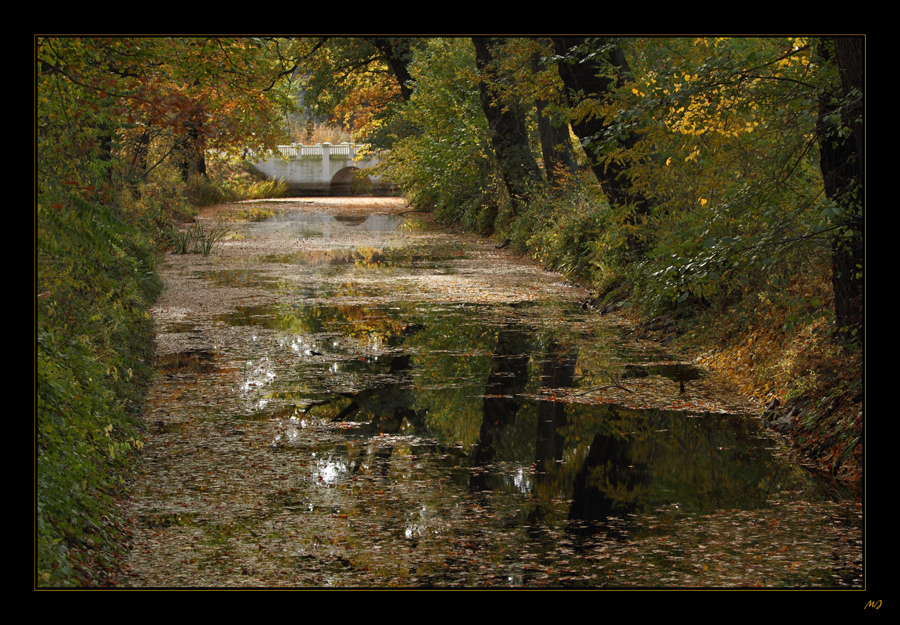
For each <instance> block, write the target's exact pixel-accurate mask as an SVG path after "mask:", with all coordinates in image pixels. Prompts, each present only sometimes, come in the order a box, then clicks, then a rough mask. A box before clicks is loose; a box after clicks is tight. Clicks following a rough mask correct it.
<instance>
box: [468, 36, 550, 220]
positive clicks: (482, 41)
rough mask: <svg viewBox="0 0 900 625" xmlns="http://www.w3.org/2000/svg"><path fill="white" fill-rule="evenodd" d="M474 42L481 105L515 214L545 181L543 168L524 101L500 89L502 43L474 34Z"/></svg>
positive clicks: (502, 79)
mask: <svg viewBox="0 0 900 625" xmlns="http://www.w3.org/2000/svg"><path fill="white" fill-rule="evenodd" d="M472 42H473V43H474V45H475V62H476V65H477V67H478V71H479V75H480V81H479V89H480V94H481V106H482V109H483V110H484V115H485V117H486V118H487V121H488V127H489V128H490V133H491V145H492V146H493V150H494V154H495V156H496V157H497V162H498V164H499V166H500V171H501V172H502V176H503V180H504V182H505V183H506V187H507V189H508V190H509V196H510V200H511V204H512V211H513V215H516V214H518V213H520V212H521V210H522V206H523V205H524V204H527V201H528V197H529V195H530V194H531V192H532V188H533V186H534V185H535V184H537V183H539V182H540V181H541V174H540V170H539V169H538V166H537V162H536V161H535V160H534V156H533V155H532V154H531V146H530V144H529V141H528V131H527V129H526V126H525V113H524V110H523V108H522V106H521V104H520V103H519V102H516V101H510V100H508V99H504V98H503V97H502V91H498V88H497V87H498V86H499V85H502V83H503V82H504V77H503V76H501V75H500V74H498V72H497V67H496V64H495V59H494V56H495V52H496V50H497V49H498V48H499V47H500V46H501V42H500V41H499V40H496V39H491V38H488V37H473V38H472Z"/></svg>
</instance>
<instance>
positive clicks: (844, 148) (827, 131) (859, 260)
mask: <svg viewBox="0 0 900 625" xmlns="http://www.w3.org/2000/svg"><path fill="white" fill-rule="evenodd" d="M817 52H818V54H819V56H820V57H821V58H822V60H823V62H824V63H825V64H826V69H828V66H831V68H834V69H836V70H837V74H838V75H837V77H836V79H833V80H832V81H831V82H830V83H827V84H826V86H825V88H824V89H823V90H822V91H821V93H820V95H819V119H818V123H817V131H818V136H819V164H820V167H821V170H822V180H823V182H824V185H825V194H826V195H827V196H828V198H829V199H830V200H831V201H832V202H833V203H834V206H835V223H834V228H835V230H834V234H833V237H832V242H831V254H832V287H833V289H834V311H835V323H836V327H837V329H838V334H839V335H840V336H842V337H843V338H845V339H849V338H858V339H859V340H862V335H861V331H862V330H863V302H864V291H863V284H864V282H863V232H864V227H865V226H864V223H863V198H864V197H865V189H864V179H863V172H864V165H865V164H864V161H863V159H864V155H865V145H864V137H865V134H864V131H863V122H864V119H863V113H864V109H863V100H862V94H863V89H864V84H863V76H864V60H865V42H864V40H863V39H862V37H836V38H829V39H822V40H820V41H819V42H818V44H817ZM857 334H859V336H858V337H857Z"/></svg>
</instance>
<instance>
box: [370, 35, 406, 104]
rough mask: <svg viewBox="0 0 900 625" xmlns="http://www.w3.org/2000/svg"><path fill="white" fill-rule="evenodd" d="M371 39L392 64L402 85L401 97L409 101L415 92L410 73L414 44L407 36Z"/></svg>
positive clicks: (395, 74)
mask: <svg viewBox="0 0 900 625" xmlns="http://www.w3.org/2000/svg"><path fill="white" fill-rule="evenodd" d="M369 41H370V43H371V44H372V45H373V46H375V47H376V48H378V51H379V52H381V54H382V55H384V58H385V59H386V60H387V62H388V65H390V66H391V70H392V71H393V72H394V76H395V77H396V78H397V82H398V83H399V85H400V97H401V98H403V101H404V102H407V101H409V99H410V97H412V92H413V89H412V83H413V77H412V74H410V73H409V62H410V59H411V58H412V46H411V45H410V41H409V39H408V38H405V37H393V38H387V37H373V38H372V39H370V40H369Z"/></svg>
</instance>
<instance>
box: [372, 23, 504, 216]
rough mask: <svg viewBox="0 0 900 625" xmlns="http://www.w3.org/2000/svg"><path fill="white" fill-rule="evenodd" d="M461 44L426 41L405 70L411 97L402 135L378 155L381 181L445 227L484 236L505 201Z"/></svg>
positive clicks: (471, 64) (465, 43) (470, 62)
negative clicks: (382, 159)
mask: <svg viewBox="0 0 900 625" xmlns="http://www.w3.org/2000/svg"><path fill="white" fill-rule="evenodd" d="M474 68H475V57H474V51H473V49H472V46H471V42H470V41H469V40H467V39H433V40H428V42H427V45H425V46H424V49H423V50H421V51H420V52H419V53H417V54H416V56H415V59H414V61H413V63H412V64H411V66H410V71H411V73H412V74H413V76H414V77H415V79H416V91H415V92H414V95H413V97H412V99H411V100H410V101H409V102H408V103H407V105H406V106H405V108H404V109H403V111H402V114H403V118H404V125H405V126H404V127H405V128H406V132H407V135H406V136H403V137H398V138H397V140H396V141H395V143H394V145H393V147H392V149H391V151H390V152H389V153H388V154H387V156H386V163H385V165H384V176H385V179H386V180H388V181H390V182H392V183H394V184H396V185H398V186H399V187H400V188H401V189H403V191H404V193H405V194H406V195H407V197H408V198H409V201H410V203H411V204H412V205H413V206H419V207H427V208H433V209H434V210H435V214H436V215H437V216H438V217H439V218H440V219H442V220H444V221H446V222H448V223H459V224H461V225H463V226H464V227H466V228H469V229H472V230H475V231H478V232H484V233H487V232H491V231H492V229H493V227H494V219H495V217H496V216H497V215H498V213H499V212H500V210H501V207H502V206H503V205H504V203H505V198H504V197H503V196H502V194H501V193H500V192H499V188H500V187H499V185H498V183H497V177H496V176H497V173H496V169H495V164H494V162H493V161H492V159H491V158H489V154H490V152H489V138H488V135H487V124H486V122H485V119H484V113H483V112H482V110H481V104H480V100H479V94H478V89H477V83H474V82H473V81H472V76H473V72H474Z"/></svg>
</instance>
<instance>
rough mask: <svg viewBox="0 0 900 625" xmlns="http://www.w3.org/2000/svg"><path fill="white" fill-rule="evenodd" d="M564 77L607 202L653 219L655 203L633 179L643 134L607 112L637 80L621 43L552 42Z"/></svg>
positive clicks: (560, 39) (574, 39)
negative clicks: (633, 157) (633, 156)
mask: <svg viewBox="0 0 900 625" xmlns="http://www.w3.org/2000/svg"><path fill="white" fill-rule="evenodd" d="M551 41H552V42H553V47H554V50H555V52H556V55H557V59H558V61H557V67H558V70H559V75H560V78H561V79H562V81H563V83H564V85H565V88H566V98H567V100H568V103H569V107H570V108H571V110H572V115H573V118H572V120H571V124H572V129H573V130H574V132H575V134H576V135H577V136H578V138H579V139H581V145H582V147H583V148H584V149H585V152H587V154H588V156H589V157H590V159H591V169H592V170H593V171H594V174H595V175H596V176H597V181H598V182H599V183H600V186H601V188H602V189H603V192H604V193H605V194H606V198H607V200H608V201H609V203H610V205H612V206H616V205H618V206H622V207H629V209H630V210H631V211H632V212H633V213H634V214H635V215H647V214H649V212H650V210H651V207H652V205H653V201H652V199H651V198H650V197H648V196H647V195H645V194H644V193H643V192H641V191H640V190H639V189H638V188H637V187H636V186H635V185H634V184H633V181H632V179H631V176H630V168H631V163H629V159H628V158H623V157H622V153H623V152H628V151H631V150H633V149H634V148H635V146H636V145H637V142H638V139H639V137H638V135H637V133H636V132H635V128H634V127H633V125H632V122H631V120H628V119H617V118H615V117H614V116H613V115H611V114H610V111H608V110H606V109H607V107H608V105H609V104H610V103H611V102H612V101H613V96H614V93H615V91H616V90H617V89H619V88H620V87H622V86H623V85H624V84H625V83H626V82H627V81H629V80H630V79H631V68H630V67H629V65H628V61H627V60H626V59H625V54H624V52H623V51H622V48H621V47H620V46H619V45H618V44H617V43H616V41H615V40H612V39H610V38H606V37H601V38H599V39H596V40H591V39H588V38H585V37H552V38H551Z"/></svg>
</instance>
